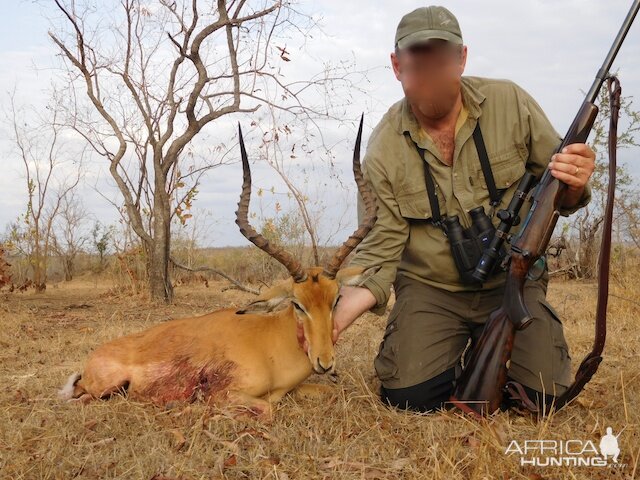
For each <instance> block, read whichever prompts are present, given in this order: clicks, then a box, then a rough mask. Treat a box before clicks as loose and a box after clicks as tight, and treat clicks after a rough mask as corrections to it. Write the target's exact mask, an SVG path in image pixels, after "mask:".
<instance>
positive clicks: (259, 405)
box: [226, 390, 273, 422]
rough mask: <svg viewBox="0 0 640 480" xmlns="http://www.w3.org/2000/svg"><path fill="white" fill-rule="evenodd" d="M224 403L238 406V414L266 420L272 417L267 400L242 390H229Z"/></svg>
mask: <svg viewBox="0 0 640 480" xmlns="http://www.w3.org/2000/svg"><path fill="white" fill-rule="evenodd" d="M226 403H227V404H228V405H229V406H232V407H239V409H238V410H239V413H238V416H247V415H248V416H252V417H256V418H257V419H260V420H263V421H267V422H268V421H271V419H272V417H273V412H272V411H271V404H270V403H269V402H268V401H266V400H263V399H261V398H256V397H253V396H251V395H249V394H247V393H244V392H240V391H237V390H230V391H229V392H228V393H227V402H226Z"/></svg>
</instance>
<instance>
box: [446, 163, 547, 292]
mask: <svg viewBox="0 0 640 480" xmlns="http://www.w3.org/2000/svg"><path fill="white" fill-rule="evenodd" d="M535 180H536V177H535V176H534V175H532V174H531V173H529V172H526V173H525V174H524V176H523V177H522V179H521V180H520V183H519V184H518V187H517V188H516V191H515V193H514V194H513V198H512V199H511V201H510V202H509V205H508V206H507V208H506V209H502V210H499V211H498V213H497V216H498V218H499V219H500V224H499V225H498V228H496V227H495V226H494V225H493V222H492V221H491V219H490V218H489V217H488V216H487V214H486V213H485V211H484V208H483V207H482V206H480V207H476V208H474V209H473V210H470V211H469V215H470V216H471V227H469V228H462V225H461V224H460V219H459V218H458V216H457V215H452V216H448V217H445V218H444V222H443V228H444V231H445V233H446V235H447V238H448V239H449V245H450V247H451V255H452V256H453V261H454V263H455V265H456V268H457V269H458V273H459V274H460V280H461V281H462V283H463V284H466V285H477V284H482V283H484V282H486V281H487V279H488V278H489V277H490V276H491V275H493V274H495V273H497V272H498V271H500V269H496V265H502V264H503V263H504V260H505V259H506V256H507V251H506V249H505V246H504V242H505V241H508V240H509V238H510V235H509V231H510V230H511V227H512V226H514V225H517V224H518V223H519V222H520V217H519V216H518V213H519V212H520V208H521V207H522V204H523V203H524V200H525V198H526V197H527V194H528V193H529V190H531V187H532V186H533V184H534V183H535Z"/></svg>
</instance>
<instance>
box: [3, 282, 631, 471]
mask: <svg viewBox="0 0 640 480" xmlns="http://www.w3.org/2000/svg"><path fill="white" fill-rule="evenodd" d="M634 280H635V279H634V278H632V276H623V277H622V279H621V276H619V275H618V276H617V280H616V283H615V284H613V285H612V292H611V293H612V294H613V295H615V296H614V297H612V298H611V301H610V315H609V322H610V330H609V332H610V333H609V339H608V345H607V348H606V350H605V361H604V363H603V364H602V366H601V368H600V370H599V372H598V373H597V375H596V377H595V378H594V380H592V382H591V383H590V384H589V385H588V387H587V390H586V391H585V392H584V393H583V394H582V395H581V397H580V398H579V401H578V402H576V403H574V404H573V405H571V406H569V407H567V408H566V409H564V410H562V411H560V412H558V413H556V414H555V415H553V416H552V417H551V418H548V419H544V420H542V421H539V422H538V421H535V419H531V418H528V417H527V418H525V417H520V416H518V415H516V414H515V413H513V412H510V413H505V414H499V415H497V416H495V417H494V418H492V419H491V420H490V421H489V422H487V423H484V424H480V423H476V422H474V421H471V420H469V419H467V418H464V417H463V416H461V415H459V414H456V413H453V412H446V413H440V414H433V415H419V414H412V413H405V412H400V411H394V410H390V409H388V408H386V407H384V406H383V405H381V404H380V403H379V402H378V399H377V395H376V393H375V392H376V391H377V389H378V383H377V380H376V379H375V376H374V374H373V367H372V361H373V357H374V355H375V352H376V350H377V347H378V344H379V342H380V339H381V334H382V330H383V324H384V321H385V318H384V317H375V316H373V315H365V316H363V317H362V318H361V319H359V320H358V321H357V322H356V324H355V325H354V326H353V327H352V328H350V329H349V330H348V331H347V332H345V334H344V336H343V338H342V339H341V341H340V342H339V344H338V359H339V371H340V376H339V381H338V383H337V384H336V385H335V390H336V393H335V395H334V396H333V397H332V398H329V399H327V400H325V401H322V402H321V403H319V402H318V401H313V400H305V399H297V398H295V397H292V396H288V397H286V398H285V399H284V401H282V402H281V403H280V404H278V405H277V407H276V413H275V420H274V421H273V422H272V423H271V424H268V425H266V424H260V423H258V422H256V421H255V420H251V419H234V418H232V417H231V415H230V414H229V412H226V411H224V410H217V409H211V408H207V407H205V406H204V405H202V404H192V405H188V406H181V407H177V408H174V409H172V410H163V409H160V408H156V407H153V406H150V405H145V404H140V403H135V402H132V401H128V400H127V399H124V398H116V399H113V400H110V401H102V402H94V403H91V404H89V405H85V406H82V405H69V404H65V403H60V402H59V401H58V400H57V399H56V390H57V388H59V386H60V385H61V384H62V383H63V382H64V381H65V379H66V377H67V376H68V374H69V373H70V372H72V371H74V370H76V369H78V368H79V367H80V366H81V364H82V361H83V360H84V359H85V358H86V355H87V354H88V353H89V351H91V350H92V349H93V348H95V347H96V346H97V345H98V344H100V343H102V342H104V341H106V340H107V339H110V338H113V337H115V336H119V335H122V334H125V333H128V332H131V331H135V330H139V329H142V328H145V327H147V326H149V325H152V324H155V323H157V322H159V321H162V320H165V319H168V318H176V317H181V316H187V315H194V314H200V313H204V312H207V311H211V310H214V309H217V308H220V307H222V306H227V305H240V304H242V303H243V302H244V301H245V300H246V299H248V298H249V296H248V295H245V294H241V293H238V292H234V291H226V292H224V293H221V292H220V290H221V287H222V284H214V283H211V284H210V287H209V288H205V287H204V286H202V285H195V286H193V285H191V286H188V287H187V286H184V287H179V288H178V289H177V292H176V294H177V297H176V302H175V304H174V305H173V306H153V305H150V304H148V303H147V302H146V300H144V298H143V297H127V296H115V295H113V294H109V293H107V288H106V285H105V286H100V285H99V284H98V286H97V287H96V286H95V285H94V282H93V281H82V280H76V281H74V282H72V283H71V284H68V285H62V284H61V285H60V287H59V288H55V289H49V290H48V291H47V292H46V293H43V294H37V295H36V294H33V293H26V294H12V295H7V296H5V297H4V298H0V378H1V379H2V384H3V385H4V388H3V389H2V390H1V391H0V477H1V478H2V479H5V478H7V479H22V478H25V479H53V478H61V479H62V478H64V479H67V478H86V479H93V478H122V479H152V478H155V479H156V480H160V479H211V478H234V479H235V478H250V479H261V478H273V479H276V478H277V479H316V478H331V479H333V478H340V479H343V478H344V479H356V478H367V479H387V478H388V479H391V478H393V479H396V478H401V479H414V478H415V479H418V478H420V479H423V478H427V479H440V478H442V479H457V478H464V479H467V478H469V479H475V478H478V479H480V478H580V479H582V478H584V479H587V478H589V479H591V478H635V476H636V475H640V465H639V463H640V462H639V457H640V446H639V445H640V441H639V439H640V426H639V414H638V411H639V410H640V400H639V398H640V396H639V393H640V372H639V371H638V349H639V348H640V342H639V338H640V334H639V333H638V332H639V330H640V306H639V304H638V303H637V301H636V299H637V298H639V297H640V295H638V294H639V293H640V287H638V286H637V285H636V284H635V283H634ZM549 297H550V300H551V302H552V303H553V304H554V305H555V306H556V307H557V309H558V310H559V312H560V313H561V314H562V315H563V318H564V319H565V320H564V322H565V326H566V334H567V337H568V340H569V342H570V344H571V347H572V354H573V359H574V363H577V362H578V361H579V360H580V359H581V358H582V356H583V355H584V353H585V352H586V351H587V350H588V348H589V347H590V345H591V341H592V323H593V317H594V312H595V287H594V285H593V284H581V283H575V282H574V283H565V282H554V283H553V284H552V286H551V291H550V294H549ZM619 297H623V298H619ZM312 380H314V381H318V382H328V379H327V378H321V377H316V378H315V379H312ZM607 426H611V427H613V429H614V433H618V432H619V431H620V430H621V429H622V428H623V427H624V428H625V430H624V432H623V433H622V434H621V436H620V447H621V449H622V454H621V459H620V462H621V463H624V464H626V466H625V467H624V468H619V469H610V468H594V467H574V468H568V467H550V468H537V469H535V468H532V467H522V466H520V465H519V459H518V458H517V457H515V456H507V455H505V454H504V449H505V447H506V446H507V444H508V443H509V441H510V440H512V439H516V440H524V439H556V440H568V439H574V438H575V439H585V440H592V441H594V442H596V444H597V442H598V441H599V440H600V437H601V436H602V435H603V434H604V431H605V428H606V427H607Z"/></svg>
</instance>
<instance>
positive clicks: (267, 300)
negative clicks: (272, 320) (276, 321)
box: [236, 278, 293, 315]
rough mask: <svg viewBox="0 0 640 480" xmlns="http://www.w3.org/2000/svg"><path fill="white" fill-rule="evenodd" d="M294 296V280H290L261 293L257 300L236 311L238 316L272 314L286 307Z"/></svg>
mask: <svg viewBox="0 0 640 480" xmlns="http://www.w3.org/2000/svg"><path fill="white" fill-rule="evenodd" d="M292 294H293V279H291V278H289V279H288V280H286V281H284V282H282V283H280V284H278V285H276V286H275V287H272V288H270V289H269V290H267V291H266V292H264V293H261V294H260V295H259V296H258V298H257V299H255V300H254V301H253V302H251V303H250V304H249V305H247V306H246V307H244V308H241V309H239V310H237V311H236V313H237V314H238V315H243V314H245V313H270V312H273V311H274V310H276V309H277V308H278V307H280V306H282V305H284V304H285V303H286V302H287V301H288V300H289V299H290V298H291V296H292Z"/></svg>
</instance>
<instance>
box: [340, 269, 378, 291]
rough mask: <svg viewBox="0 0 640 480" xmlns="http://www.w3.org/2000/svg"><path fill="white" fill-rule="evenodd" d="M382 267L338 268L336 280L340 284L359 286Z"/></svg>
mask: <svg viewBox="0 0 640 480" xmlns="http://www.w3.org/2000/svg"><path fill="white" fill-rule="evenodd" d="M378 270H380V267H371V268H365V267H346V268H342V269H340V270H338V273H337V274H336V281H337V282H338V284H339V285H341V286H342V285H346V286H349V287H359V286H360V285H362V284H363V283H364V282H366V281H367V280H369V278H371V277H372V276H373V275H374V274H375V273H376V272H377V271H378Z"/></svg>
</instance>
